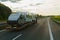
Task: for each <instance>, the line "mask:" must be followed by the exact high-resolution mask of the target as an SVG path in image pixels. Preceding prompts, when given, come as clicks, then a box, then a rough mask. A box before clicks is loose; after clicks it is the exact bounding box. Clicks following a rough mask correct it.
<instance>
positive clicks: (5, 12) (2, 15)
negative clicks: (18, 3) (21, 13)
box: [0, 3, 12, 20]
mask: <svg viewBox="0 0 60 40" xmlns="http://www.w3.org/2000/svg"><path fill="white" fill-rule="evenodd" d="M11 13H12V11H11V9H10V8H9V7H7V6H5V5H3V4H1V3H0V20H6V19H7V18H8V16H9V15H10V14H11Z"/></svg>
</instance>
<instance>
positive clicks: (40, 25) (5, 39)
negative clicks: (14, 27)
mask: <svg viewBox="0 0 60 40" xmlns="http://www.w3.org/2000/svg"><path fill="white" fill-rule="evenodd" d="M0 40H60V25H59V24H57V23H55V22H54V21H52V20H51V19H50V18H40V19H38V20H37V23H36V24H32V25H29V26H27V27H26V28H24V29H22V30H20V31H17V32H8V31H6V30H0Z"/></svg>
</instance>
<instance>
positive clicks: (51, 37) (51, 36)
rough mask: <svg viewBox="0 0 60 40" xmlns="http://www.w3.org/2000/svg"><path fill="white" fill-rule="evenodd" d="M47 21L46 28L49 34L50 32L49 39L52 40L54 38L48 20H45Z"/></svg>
mask: <svg viewBox="0 0 60 40" xmlns="http://www.w3.org/2000/svg"><path fill="white" fill-rule="evenodd" d="M47 22H48V28H49V34H50V40H54V39H53V34H52V31H51V26H50V23H49V20H47Z"/></svg>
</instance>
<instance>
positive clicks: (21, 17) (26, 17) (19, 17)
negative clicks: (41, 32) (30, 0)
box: [7, 12, 37, 30]
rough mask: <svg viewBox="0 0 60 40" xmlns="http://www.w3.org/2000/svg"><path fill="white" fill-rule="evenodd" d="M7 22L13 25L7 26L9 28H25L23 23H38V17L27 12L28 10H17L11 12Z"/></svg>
mask: <svg viewBox="0 0 60 40" xmlns="http://www.w3.org/2000/svg"><path fill="white" fill-rule="evenodd" d="M7 23H8V24H9V25H10V26H11V27H7V29H8V30H15V29H17V30H20V29H22V28H23V26H22V25H26V24H27V25H28V24H29V23H31V24H33V23H37V18H36V16H35V15H32V14H27V13H26V12H16V13H12V14H10V16H9V17H8V20H7Z"/></svg>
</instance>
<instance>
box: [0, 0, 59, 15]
mask: <svg viewBox="0 0 60 40" xmlns="http://www.w3.org/2000/svg"><path fill="white" fill-rule="evenodd" d="M0 2H1V3H2V4H4V5H6V6H8V7H9V8H11V10H12V11H13V12H14V11H24V12H32V13H36V14H41V15H60V0H0Z"/></svg>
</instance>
